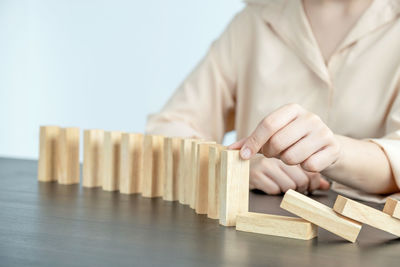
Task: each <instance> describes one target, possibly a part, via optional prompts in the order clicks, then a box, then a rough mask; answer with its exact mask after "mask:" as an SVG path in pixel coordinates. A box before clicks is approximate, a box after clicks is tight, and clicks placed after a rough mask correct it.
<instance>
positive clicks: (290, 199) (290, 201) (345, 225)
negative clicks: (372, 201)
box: [281, 189, 361, 242]
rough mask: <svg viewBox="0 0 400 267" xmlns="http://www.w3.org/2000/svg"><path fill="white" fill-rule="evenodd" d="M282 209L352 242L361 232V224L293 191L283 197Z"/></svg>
mask: <svg viewBox="0 0 400 267" xmlns="http://www.w3.org/2000/svg"><path fill="white" fill-rule="evenodd" d="M281 208H283V209H285V210H287V211H289V212H291V213H293V214H295V215H297V216H299V217H301V218H303V219H305V220H307V221H309V222H312V223H314V224H316V225H318V226H320V227H322V228H324V229H326V230H328V231H329V232H332V233H334V234H336V235H338V236H341V237H343V238H344V239H347V240H349V241H351V242H355V241H356V239H357V236H358V234H359V232H360V230H361V224H360V223H359V222H356V221H353V220H351V219H348V218H346V217H344V216H341V215H339V214H337V213H336V212H334V211H333V210H332V209H331V208H329V207H328V206H325V205H324V204H321V203H319V202H317V201H315V200H313V199H311V198H309V197H306V196H305V195H303V194H300V193H298V192H296V191H294V190H291V189H290V190H288V191H287V192H286V194H285V196H284V197H283V200H282V202H281Z"/></svg>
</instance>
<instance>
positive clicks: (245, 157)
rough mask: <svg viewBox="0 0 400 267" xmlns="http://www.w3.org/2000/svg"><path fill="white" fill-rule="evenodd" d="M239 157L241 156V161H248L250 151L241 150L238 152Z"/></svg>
mask: <svg viewBox="0 0 400 267" xmlns="http://www.w3.org/2000/svg"><path fill="white" fill-rule="evenodd" d="M240 155H241V156H242V158H243V159H250V156H251V150H250V149H249V148H247V147H245V148H242V150H240Z"/></svg>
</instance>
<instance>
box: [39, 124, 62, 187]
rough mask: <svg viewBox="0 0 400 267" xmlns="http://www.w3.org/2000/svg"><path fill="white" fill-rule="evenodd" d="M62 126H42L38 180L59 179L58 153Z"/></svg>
mask: <svg viewBox="0 0 400 267" xmlns="http://www.w3.org/2000/svg"><path fill="white" fill-rule="evenodd" d="M59 133H60V127H58V126H41V127H40V137H39V138H40V139H39V143H40V144H39V161H38V180H39V181H41V182H51V181H56V180H57V175H56V168H57V166H56V164H57V161H56V154H57V149H58V136H59Z"/></svg>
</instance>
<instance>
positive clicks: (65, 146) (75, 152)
mask: <svg viewBox="0 0 400 267" xmlns="http://www.w3.org/2000/svg"><path fill="white" fill-rule="evenodd" d="M58 145H59V146H58V148H59V149H58V150H57V152H58V153H57V170H56V174H57V180H58V183H60V184H79V178H80V172H79V169H80V166H79V128H73V127H70V128H61V129H60V134H59V137H58Z"/></svg>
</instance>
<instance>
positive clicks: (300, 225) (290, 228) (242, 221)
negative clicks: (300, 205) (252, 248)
mask: <svg viewBox="0 0 400 267" xmlns="http://www.w3.org/2000/svg"><path fill="white" fill-rule="evenodd" d="M236 230H239V231H245V232H251V233H257V234H265V235H273V236H282V237H289V238H295V239H302V240H310V239H312V238H314V237H316V236H317V234H318V227H317V226H316V225H315V224H312V223H310V222H308V221H306V220H304V219H301V218H293V217H287V216H279V215H272V214H262V213H253V212H248V213H241V214H239V215H238V216H237V217H236Z"/></svg>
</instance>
